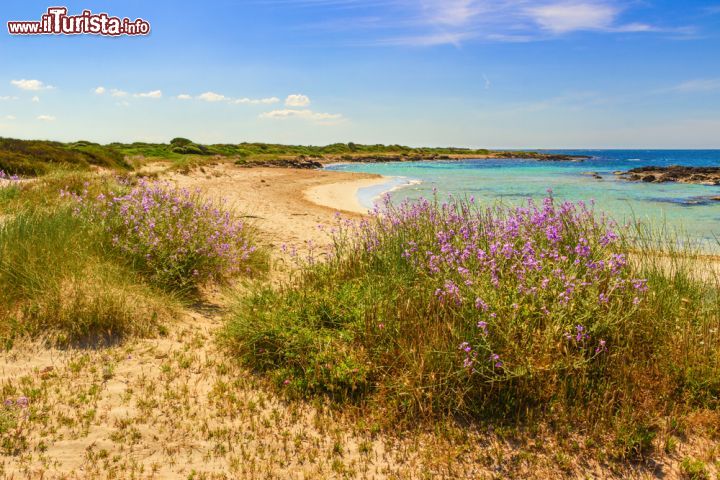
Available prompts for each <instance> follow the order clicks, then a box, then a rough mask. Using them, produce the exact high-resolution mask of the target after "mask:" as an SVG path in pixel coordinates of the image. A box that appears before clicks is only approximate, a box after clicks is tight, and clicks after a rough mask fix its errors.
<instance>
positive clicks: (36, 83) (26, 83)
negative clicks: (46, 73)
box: [10, 78, 55, 91]
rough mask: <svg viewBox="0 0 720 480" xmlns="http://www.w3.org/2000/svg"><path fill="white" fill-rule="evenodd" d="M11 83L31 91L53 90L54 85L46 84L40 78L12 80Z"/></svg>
mask: <svg viewBox="0 0 720 480" xmlns="http://www.w3.org/2000/svg"><path fill="white" fill-rule="evenodd" d="M10 83H11V84H13V85H15V86H16V87H17V88H19V89H20V90H30V91H38V90H52V89H53V88H55V87H53V86H52V85H46V84H45V83H43V82H41V81H40V80H26V79H24V78H23V79H22V80H10Z"/></svg>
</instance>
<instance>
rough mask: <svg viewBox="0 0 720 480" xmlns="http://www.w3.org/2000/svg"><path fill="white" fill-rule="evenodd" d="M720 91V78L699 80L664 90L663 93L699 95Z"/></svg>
mask: <svg viewBox="0 0 720 480" xmlns="http://www.w3.org/2000/svg"><path fill="white" fill-rule="evenodd" d="M714 91H720V78H698V79H694V80H688V81H686V82H682V83H680V84H678V85H675V86H672V87H670V88H666V89H664V90H662V91H661V92H660V93H662V92H678V93H698V92H714Z"/></svg>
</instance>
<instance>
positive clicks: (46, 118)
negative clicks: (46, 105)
mask: <svg viewBox="0 0 720 480" xmlns="http://www.w3.org/2000/svg"><path fill="white" fill-rule="evenodd" d="M37 119H38V120H40V121H41V122H52V121H54V120H55V117H53V116H52V115H38V116H37Z"/></svg>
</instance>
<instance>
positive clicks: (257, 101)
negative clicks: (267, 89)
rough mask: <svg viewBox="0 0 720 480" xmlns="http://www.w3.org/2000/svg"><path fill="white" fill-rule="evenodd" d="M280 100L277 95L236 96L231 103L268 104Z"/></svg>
mask: <svg viewBox="0 0 720 480" xmlns="http://www.w3.org/2000/svg"><path fill="white" fill-rule="evenodd" d="M279 101H280V99H279V98H277V97H268V98H236V99H235V100H233V101H232V103H234V104H236V105H243V104H244V105H270V104H272V103H278V102H279Z"/></svg>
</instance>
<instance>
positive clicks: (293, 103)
mask: <svg viewBox="0 0 720 480" xmlns="http://www.w3.org/2000/svg"><path fill="white" fill-rule="evenodd" d="M285 105H286V106H288V107H307V106H308V105H310V98H308V97H307V95H300V94H295V95H288V97H287V98H286V99H285Z"/></svg>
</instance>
